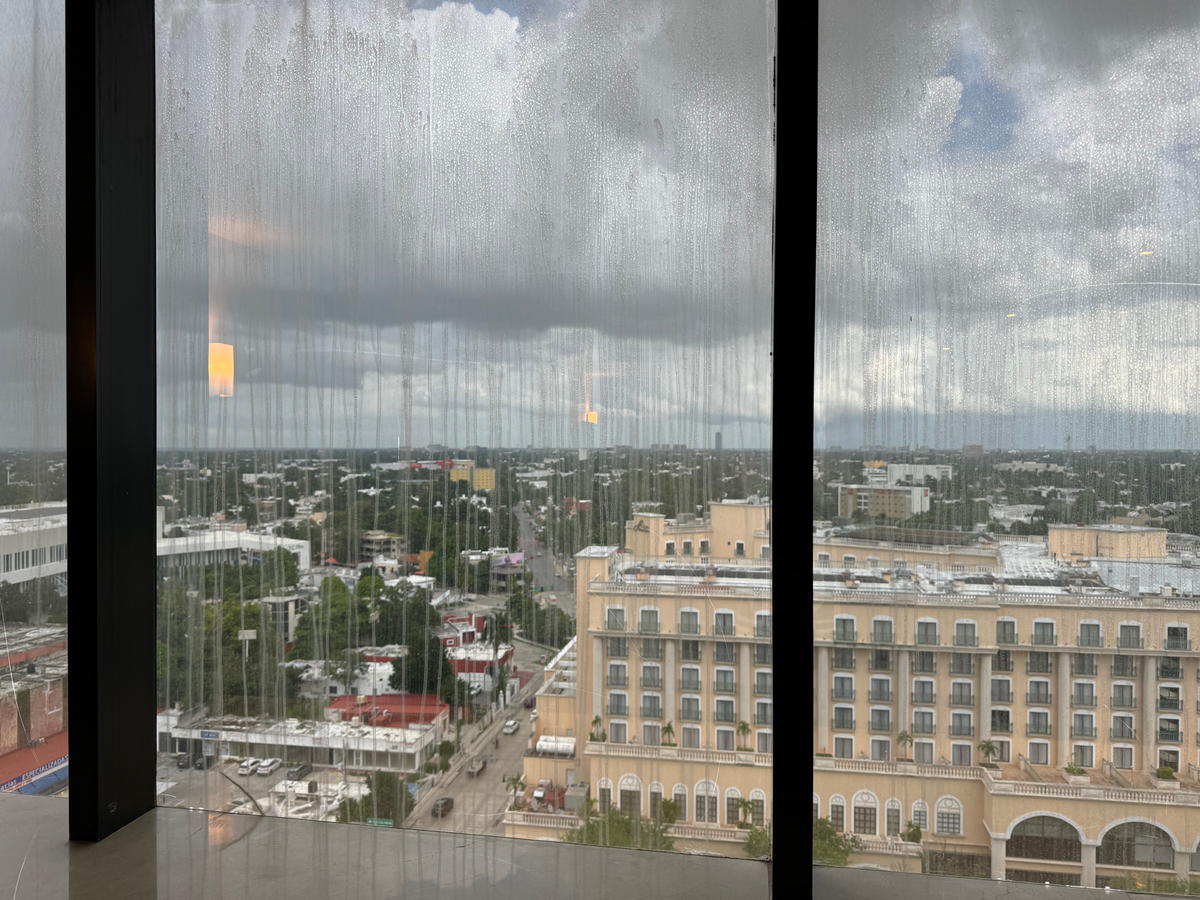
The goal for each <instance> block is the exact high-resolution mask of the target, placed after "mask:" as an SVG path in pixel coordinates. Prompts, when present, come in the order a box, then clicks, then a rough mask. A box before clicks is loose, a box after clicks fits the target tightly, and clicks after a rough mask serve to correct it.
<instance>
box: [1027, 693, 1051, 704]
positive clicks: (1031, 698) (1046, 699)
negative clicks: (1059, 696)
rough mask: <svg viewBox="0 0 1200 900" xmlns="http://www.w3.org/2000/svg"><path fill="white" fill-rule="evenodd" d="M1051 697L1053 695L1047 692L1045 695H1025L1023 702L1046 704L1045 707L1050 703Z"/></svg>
mask: <svg viewBox="0 0 1200 900" xmlns="http://www.w3.org/2000/svg"><path fill="white" fill-rule="evenodd" d="M1052 696H1053V695H1052V694H1050V693H1049V692H1047V693H1045V694H1026V695H1025V702H1026V703H1038V704H1046V705H1049V703H1050V698H1051V697H1052Z"/></svg>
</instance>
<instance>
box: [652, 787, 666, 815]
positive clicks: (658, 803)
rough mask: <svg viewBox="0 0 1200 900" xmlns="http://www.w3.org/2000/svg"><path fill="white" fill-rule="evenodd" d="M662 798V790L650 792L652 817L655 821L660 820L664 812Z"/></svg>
mask: <svg viewBox="0 0 1200 900" xmlns="http://www.w3.org/2000/svg"><path fill="white" fill-rule="evenodd" d="M662 798H663V795H662V793H661V792H659V791H651V792H650V818H651V819H653V820H655V821H658V819H659V818H660V815H661V813H662Z"/></svg>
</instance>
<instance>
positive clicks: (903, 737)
mask: <svg viewBox="0 0 1200 900" xmlns="http://www.w3.org/2000/svg"><path fill="white" fill-rule="evenodd" d="M912 742H913V736H912V735H911V734H909V733H908V732H907V731H902V732H900V733H899V734H898V735H896V746H897V747H899V748H900V752H901V753H902V754H904V755H903V756H902V757H901V759H908V751H907V749H905V748H907V747H911V746H912Z"/></svg>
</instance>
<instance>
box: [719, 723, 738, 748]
mask: <svg viewBox="0 0 1200 900" xmlns="http://www.w3.org/2000/svg"><path fill="white" fill-rule="evenodd" d="M717 749H718V750H733V749H734V746H733V729H732V728H719V729H717Z"/></svg>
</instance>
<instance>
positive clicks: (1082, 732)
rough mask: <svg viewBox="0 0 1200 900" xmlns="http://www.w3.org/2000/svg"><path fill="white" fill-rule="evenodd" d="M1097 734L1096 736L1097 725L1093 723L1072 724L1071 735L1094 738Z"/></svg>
mask: <svg viewBox="0 0 1200 900" xmlns="http://www.w3.org/2000/svg"><path fill="white" fill-rule="evenodd" d="M1095 736H1096V726H1095V725H1092V726H1090V727H1089V726H1087V725H1072V726H1071V737H1077V738H1094V737H1095Z"/></svg>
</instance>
